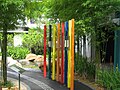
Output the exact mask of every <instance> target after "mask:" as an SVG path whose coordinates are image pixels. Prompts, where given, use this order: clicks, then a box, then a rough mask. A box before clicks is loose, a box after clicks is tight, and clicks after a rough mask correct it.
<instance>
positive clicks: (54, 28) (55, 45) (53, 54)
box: [52, 25, 56, 80]
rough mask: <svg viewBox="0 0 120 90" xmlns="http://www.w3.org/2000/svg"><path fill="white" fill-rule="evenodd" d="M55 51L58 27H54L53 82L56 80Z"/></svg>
mask: <svg viewBox="0 0 120 90" xmlns="http://www.w3.org/2000/svg"><path fill="white" fill-rule="evenodd" d="M55 49H56V25H53V57H52V80H55V53H56V52H55Z"/></svg>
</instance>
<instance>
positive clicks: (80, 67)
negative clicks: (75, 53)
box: [75, 56, 96, 80]
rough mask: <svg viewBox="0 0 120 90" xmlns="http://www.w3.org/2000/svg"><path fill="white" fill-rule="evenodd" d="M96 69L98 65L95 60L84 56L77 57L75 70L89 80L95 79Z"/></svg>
mask: <svg viewBox="0 0 120 90" xmlns="http://www.w3.org/2000/svg"><path fill="white" fill-rule="evenodd" d="M95 71H96V67H95V63H94V62H93V61H88V60H87V58H84V57H82V56H80V57H77V58H76V59H75V72H76V73H79V74H80V75H81V76H84V77H86V78H88V79H89V80H94V79H95Z"/></svg>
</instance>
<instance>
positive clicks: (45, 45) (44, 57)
mask: <svg viewBox="0 0 120 90" xmlns="http://www.w3.org/2000/svg"><path fill="white" fill-rule="evenodd" d="M46 29H47V28H46V25H44V77H45V78H46V36H47V35H46Z"/></svg>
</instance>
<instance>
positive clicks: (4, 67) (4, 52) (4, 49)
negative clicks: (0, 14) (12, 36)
mask: <svg viewBox="0 0 120 90" xmlns="http://www.w3.org/2000/svg"><path fill="white" fill-rule="evenodd" d="M6 56H7V29H6V27H5V28H3V39H2V72H3V74H2V78H3V82H4V84H5V83H6V82H7V60H6Z"/></svg>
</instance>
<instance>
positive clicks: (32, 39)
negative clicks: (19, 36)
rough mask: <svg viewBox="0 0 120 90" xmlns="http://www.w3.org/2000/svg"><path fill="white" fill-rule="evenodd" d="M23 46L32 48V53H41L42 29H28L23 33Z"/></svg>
mask: <svg viewBox="0 0 120 90" xmlns="http://www.w3.org/2000/svg"><path fill="white" fill-rule="evenodd" d="M22 42H23V47H26V48H29V49H31V50H32V53H35V54H43V30H33V29H31V30H29V32H28V34H24V35H23V41H22Z"/></svg>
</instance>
